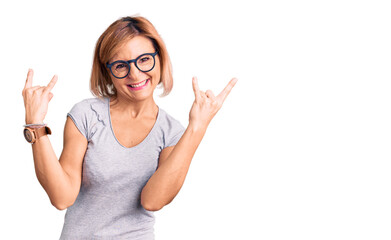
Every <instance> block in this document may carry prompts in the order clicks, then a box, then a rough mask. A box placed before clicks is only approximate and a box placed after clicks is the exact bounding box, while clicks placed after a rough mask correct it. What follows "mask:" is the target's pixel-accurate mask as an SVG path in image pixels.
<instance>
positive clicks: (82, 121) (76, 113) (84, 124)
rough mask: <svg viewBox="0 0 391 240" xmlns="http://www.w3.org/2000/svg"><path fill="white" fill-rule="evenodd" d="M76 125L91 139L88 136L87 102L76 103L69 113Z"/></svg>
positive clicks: (87, 137)
mask: <svg viewBox="0 0 391 240" xmlns="http://www.w3.org/2000/svg"><path fill="white" fill-rule="evenodd" d="M67 116H68V117H70V118H71V119H72V121H73V123H74V124H75V125H76V127H77V129H78V130H79V131H80V133H81V134H83V136H84V137H85V138H86V139H89V136H88V119H87V112H86V106H85V102H79V103H76V104H75V105H74V106H73V107H72V109H71V110H70V111H69V112H68V114H67Z"/></svg>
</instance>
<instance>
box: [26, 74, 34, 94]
mask: <svg viewBox="0 0 391 240" xmlns="http://www.w3.org/2000/svg"><path fill="white" fill-rule="evenodd" d="M33 76H34V71H33V69H29V71H28V72H27V78H26V83H25V84H24V88H25V89H26V88H31V86H32V85H33Z"/></svg>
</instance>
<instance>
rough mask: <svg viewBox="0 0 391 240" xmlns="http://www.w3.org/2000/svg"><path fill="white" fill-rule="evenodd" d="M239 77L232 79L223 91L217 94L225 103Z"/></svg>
mask: <svg viewBox="0 0 391 240" xmlns="http://www.w3.org/2000/svg"><path fill="white" fill-rule="evenodd" d="M237 81H238V79H237V78H232V79H231V81H229V83H228V84H227V86H226V87H225V88H224V89H223V91H221V93H220V94H219V95H218V96H217V98H218V99H219V100H220V101H221V103H223V102H224V101H225V99H226V98H227V96H228V94H229V93H230V92H231V90H232V88H233V87H234V86H235V84H236V82H237Z"/></svg>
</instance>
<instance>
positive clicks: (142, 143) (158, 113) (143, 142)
mask: <svg viewBox="0 0 391 240" xmlns="http://www.w3.org/2000/svg"><path fill="white" fill-rule="evenodd" d="M157 107H158V112H157V116H156V120H155V123H154V124H153V127H152V129H151V131H149V133H148V135H147V136H146V137H145V138H144V139H143V140H142V141H141V142H140V143H138V144H137V145H135V146H132V147H125V146H124V145H122V144H121V143H120V142H119V141H118V139H117V137H116V136H115V134H114V129H113V124H112V123H111V115H110V98H109V97H106V108H107V114H108V116H109V124H110V130H111V133H112V136H113V138H114V139H115V141H116V142H117V143H118V145H120V146H121V147H122V148H125V149H129V150H130V149H136V148H139V147H141V146H142V145H144V144H145V143H146V142H148V140H149V139H150V138H151V135H152V134H153V133H154V132H155V129H156V128H157V125H158V122H159V119H160V114H161V109H160V107H159V106H158V105H157Z"/></svg>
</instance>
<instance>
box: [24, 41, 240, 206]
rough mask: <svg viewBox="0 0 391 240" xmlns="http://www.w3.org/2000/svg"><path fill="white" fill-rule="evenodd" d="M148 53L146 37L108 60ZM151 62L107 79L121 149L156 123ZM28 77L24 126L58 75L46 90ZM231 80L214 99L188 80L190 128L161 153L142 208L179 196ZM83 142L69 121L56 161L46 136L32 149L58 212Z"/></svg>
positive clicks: (73, 190) (40, 113)
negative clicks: (111, 88)
mask: <svg viewBox="0 0 391 240" xmlns="http://www.w3.org/2000/svg"><path fill="white" fill-rule="evenodd" d="M153 52H155V51H154V48H153V45H152V43H151V41H150V40H149V39H147V38H145V37H142V36H136V37H134V38H132V39H131V40H129V41H128V42H127V43H126V44H124V45H123V46H122V47H121V48H120V49H119V51H118V53H117V54H116V55H114V57H113V59H112V61H116V60H130V59H135V58H137V57H138V56H139V55H141V54H143V53H153ZM155 59H156V65H155V67H154V69H153V70H151V71H150V72H141V71H139V70H138V69H137V68H136V67H135V66H134V63H132V64H131V71H130V73H129V75H128V76H127V77H126V78H124V79H117V78H115V77H113V76H111V79H112V81H113V84H114V86H115V88H116V90H117V97H116V98H112V99H110V115H111V120H112V126H113V130H114V134H115V136H116V138H117V140H118V141H119V142H120V143H121V145H123V146H124V147H133V146H136V145H137V144H139V143H140V142H141V141H143V139H144V138H145V137H146V136H147V135H148V133H149V132H150V130H151V129H152V127H153V125H154V123H155V121H156V116H157V113H158V107H157V105H156V103H155V101H154V99H153V92H154V90H155V88H156V86H157V85H158V83H159V79H160V63H159V56H158V55H156V57H155ZM32 79H33V71H32V70H29V73H28V76H27V80H26V84H25V87H24V89H23V92H22V94H23V98H24V103H25V108H26V124H29V123H42V122H43V120H44V118H45V115H46V113H47V108H48V103H49V101H50V100H51V98H52V97H53V94H52V93H51V90H52V88H53V87H54V85H55V84H56V82H57V76H54V77H53V79H52V80H51V81H50V83H49V84H48V85H47V86H45V87H40V86H34V87H33V86H32ZM144 80H148V81H147V82H146V85H145V86H144V87H143V88H141V89H138V90H134V89H132V88H130V87H128V85H129V84H137V83H140V82H143V81H144ZM236 82H237V80H236V79H232V80H231V81H230V82H229V83H228V85H227V86H226V87H225V88H224V90H223V91H222V92H221V93H220V94H218V95H217V96H215V95H214V94H213V92H212V91H210V90H208V91H206V92H203V91H201V90H200V89H199V87H198V81H197V78H195V77H194V78H193V81H192V85H193V91H194V95H195V100H194V103H193V105H192V107H191V110H190V113H189V124H188V126H187V128H186V130H185V132H184V134H183V136H182V138H181V139H180V140H179V142H178V143H177V144H176V145H175V146H172V147H167V148H165V149H163V150H162V151H161V153H160V157H159V164H158V168H157V170H156V172H155V173H154V174H153V175H152V177H151V178H150V179H149V181H148V182H147V184H146V185H145V187H144V188H143V190H142V192H141V204H142V206H143V207H144V208H145V209H146V210H149V211H157V210H159V209H161V208H162V207H164V206H165V205H167V204H169V203H170V202H171V201H172V200H173V199H174V198H175V196H176V195H177V194H178V192H179V190H180V189H181V187H182V185H183V183H184V180H185V177H186V175H187V172H188V169H189V166H190V163H191V160H192V158H193V156H194V153H195V151H196V149H197V147H198V145H199V144H200V142H201V140H202V138H203V136H204V134H205V132H206V129H207V127H208V125H209V123H210V121H211V120H212V119H213V117H214V116H215V115H216V113H217V112H218V111H219V109H220V108H221V106H222V104H223V102H224V101H225V99H226V97H227V96H228V94H229V93H230V91H231V89H232V88H233V87H234V85H235V84H236ZM130 133H132V134H130ZM87 144H88V143H87V140H86V139H85V137H84V136H83V135H82V134H81V133H80V132H79V131H78V130H77V128H76V126H75V125H74V123H73V121H72V120H70V119H69V118H68V119H67V121H66V124H65V129H64V148H63V152H62V154H61V156H60V159H59V160H57V157H56V155H55V153H54V151H53V148H52V146H51V144H50V141H49V138H48V137H47V136H43V137H41V138H39V139H38V140H37V142H36V143H34V144H33V145H32V149H33V156H34V164H35V169H36V174H37V178H38V180H39V182H40V183H41V185H42V186H43V188H44V189H45V191H46V192H47V194H48V196H49V198H50V200H51V202H52V204H53V205H54V206H55V207H56V208H57V209H60V210H62V209H65V208H67V207H69V206H71V205H72V204H73V203H74V201H75V200H76V198H77V195H78V193H79V190H80V185H81V177H82V163H83V158H84V154H85V152H86V149H87Z"/></svg>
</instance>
